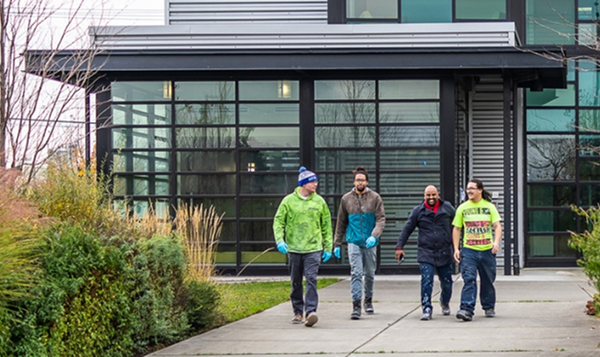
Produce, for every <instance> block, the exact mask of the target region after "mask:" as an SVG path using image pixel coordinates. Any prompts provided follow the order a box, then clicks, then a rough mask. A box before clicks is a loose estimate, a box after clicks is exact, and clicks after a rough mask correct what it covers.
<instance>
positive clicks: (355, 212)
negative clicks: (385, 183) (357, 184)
mask: <svg viewBox="0 0 600 357" xmlns="http://www.w3.org/2000/svg"><path fill="white" fill-rule="evenodd" d="M384 226H385V211H384V209H383V201H382V200H381V196H379V194H378V193H377V192H375V191H373V190H370V189H369V188H368V187H367V188H366V189H365V192H364V193H363V194H362V195H359V194H357V193H356V192H355V189H352V191H350V192H348V193H346V194H345V195H344V196H342V201H341V202H340V209H339V210H338V216H337V223H336V226H335V240H334V243H333V245H334V247H339V246H341V245H342V243H343V242H344V238H345V239H346V242H348V243H354V244H356V245H358V246H361V247H364V246H365V241H366V240H367V238H369V237H370V236H374V237H375V238H377V244H379V238H380V237H381V233H383V227H384Z"/></svg>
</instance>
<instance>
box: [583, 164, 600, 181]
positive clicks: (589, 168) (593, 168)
mask: <svg viewBox="0 0 600 357" xmlns="http://www.w3.org/2000/svg"><path fill="white" fill-rule="evenodd" d="M579 179H580V180H581V181H600V162H598V161H596V160H594V161H590V160H582V161H581V162H580V164H579Z"/></svg>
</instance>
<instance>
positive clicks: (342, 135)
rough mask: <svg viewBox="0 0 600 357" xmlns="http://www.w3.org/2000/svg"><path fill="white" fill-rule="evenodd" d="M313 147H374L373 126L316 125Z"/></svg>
mask: <svg viewBox="0 0 600 357" xmlns="http://www.w3.org/2000/svg"><path fill="white" fill-rule="evenodd" d="M315 147H317V148H324V147H351V148H352V147H354V148H356V147H375V127H374V126H373V127H370V126H367V127H361V126H354V127H339V126H327V127H323V126H321V127H316V128H315Z"/></svg>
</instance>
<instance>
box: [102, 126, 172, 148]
mask: <svg viewBox="0 0 600 357" xmlns="http://www.w3.org/2000/svg"><path fill="white" fill-rule="evenodd" d="M112 139H113V148H114V149H166V148H170V147H171V128H141V127H134V128H113V129H112Z"/></svg>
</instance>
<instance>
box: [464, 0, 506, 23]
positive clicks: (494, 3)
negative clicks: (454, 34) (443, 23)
mask: <svg viewBox="0 0 600 357" xmlns="http://www.w3.org/2000/svg"><path fill="white" fill-rule="evenodd" d="M456 18H457V19H461V20H504V19H506V0H456Z"/></svg>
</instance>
